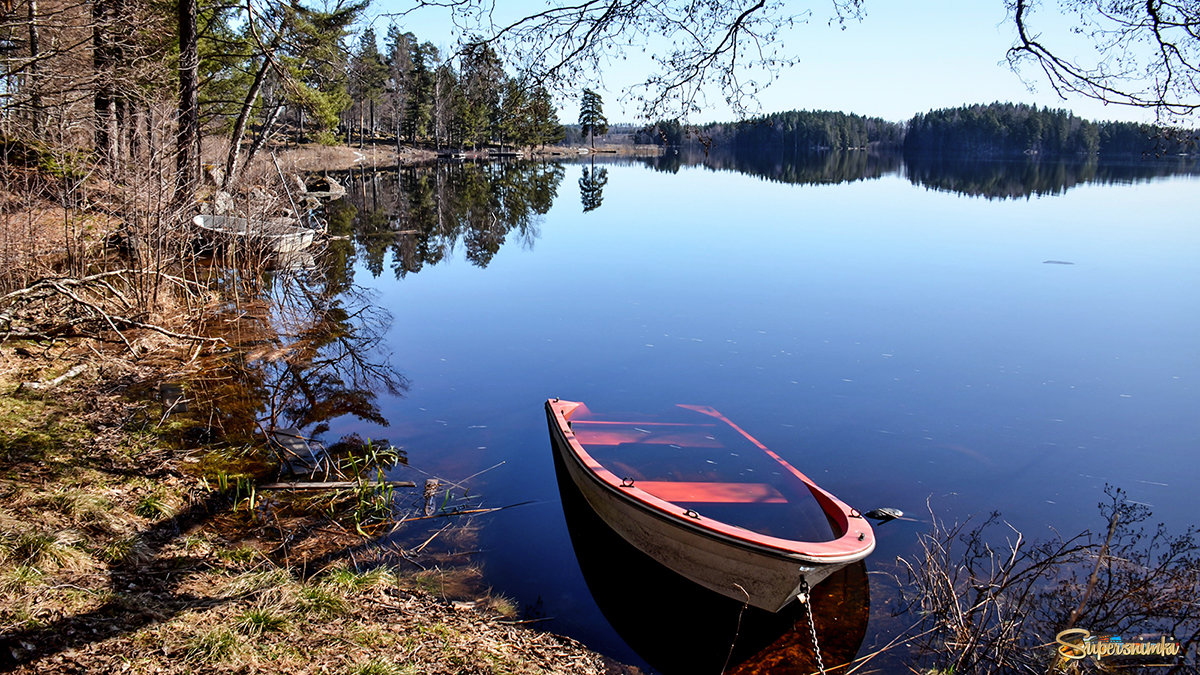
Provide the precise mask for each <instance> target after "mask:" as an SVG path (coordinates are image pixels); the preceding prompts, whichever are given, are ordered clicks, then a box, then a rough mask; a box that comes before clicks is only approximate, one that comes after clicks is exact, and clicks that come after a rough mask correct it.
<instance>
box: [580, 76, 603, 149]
mask: <svg viewBox="0 0 1200 675" xmlns="http://www.w3.org/2000/svg"><path fill="white" fill-rule="evenodd" d="M579 127H580V129H579V131H580V133H583V134H586V135H587V136H588V137H589V138H590V139H591V143H592V147H593V148H595V147H596V135H597V134H599V135H601V136H603V135H604V134H607V133H608V119H606V118H605V117H604V99H602V98H600V94H597V93H596V92H594V91H592V90H591V89H584V90H583V99H582V100H581V101H580V103H579Z"/></svg>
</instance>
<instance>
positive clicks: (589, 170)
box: [579, 163, 608, 213]
mask: <svg viewBox="0 0 1200 675" xmlns="http://www.w3.org/2000/svg"><path fill="white" fill-rule="evenodd" d="M607 184H608V169H606V168H604V167H600V168H599V169H597V168H596V165H595V164H594V163H593V164H592V165H591V166H590V167H587V166H585V167H583V173H582V175H580V176H579V200H580V201H581V202H583V212H584V213H587V212H588V211H595V210H596V209H598V208H600V205H601V204H602V203H604V186H605V185H607Z"/></svg>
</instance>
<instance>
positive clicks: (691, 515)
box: [683, 509, 700, 520]
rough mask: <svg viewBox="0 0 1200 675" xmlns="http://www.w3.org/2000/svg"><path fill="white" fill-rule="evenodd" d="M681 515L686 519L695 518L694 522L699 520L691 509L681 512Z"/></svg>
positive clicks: (698, 516) (697, 514)
mask: <svg viewBox="0 0 1200 675" xmlns="http://www.w3.org/2000/svg"><path fill="white" fill-rule="evenodd" d="M683 515H685V516H687V517H688V518H695V519H696V520H700V514H699V513H696V512H695V511H693V510H692V509H687V510H686V511H684V512H683Z"/></svg>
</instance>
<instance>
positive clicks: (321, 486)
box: [255, 480, 417, 490]
mask: <svg viewBox="0 0 1200 675" xmlns="http://www.w3.org/2000/svg"><path fill="white" fill-rule="evenodd" d="M362 485H387V486H389V487H406V488H410V487H416V486H417V484H416V483H414V482H412V481H411V480H385V481H367V482H366V483H359V482H356V481H352V480H335V481H325V482H299V483H263V484H262V485H257V486H255V488H256V489H258V490H347V489H350V490H352V489H354V488H357V487H359V486H362Z"/></svg>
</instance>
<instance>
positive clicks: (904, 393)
mask: <svg viewBox="0 0 1200 675" xmlns="http://www.w3.org/2000/svg"><path fill="white" fill-rule="evenodd" d="M710 163H711V164H713V166H712V167H706V166H698V165H689V164H687V163H686V162H681V161H679V160H678V159H677V158H675V157H668V158H662V159H658V160H653V161H651V162H648V163H639V162H632V163H627V164H608V165H600V164H596V165H595V166H592V165H590V164H524V165H490V166H462V165H456V166H453V167H443V168H441V169H405V170H404V171H402V172H400V173H399V174H397V172H395V171H394V170H393V171H392V172H390V173H388V172H381V173H376V174H371V173H369V172H361V173H356V174H354V176H353V177H352V178H351V179H350V180H351V188H352V190H351V192H352V194H351V197H350V199H349V200H348V202H347V204H348V206H347V205H343V206H342V207H335V208H334V212H333V214H332V215H333V216H334V217H333V218H332V219H331V220H332V221H333V222H334V226H335V229H337V228H338V227H340V228H343V231H348V230H346V228H350V229H352V230H353V232H354V236H355V239H354V240H353V241H346V242H335V245H336V246H335V250H334V251H333V252H334V253H335V254H337V255H338V256H340V257H338V258H337V259H338V261H339V264H340V265H341V268H340V269H342V270H343V271H345V272H346V273H348V274H350V275H352V277H353V281H354V283H356V284H358V285H359V286H361V287H365V288H366V289H367V290H368V292H369V293H370V294H371V295H370V297H371V298H372V301H373V302H374V303H375V304H377V305H379V306H381V307H382V308H385V309H386V310H387V312H389V313H390V315H391V319H392V322H391V325H390V328H389V329H388V330H387V332H386V334H385V342H384V344H385V345H386V349H387V351H390V352H391V358H392V364H393V365H394V366H395V367H396V368H397V369H398V370H399V371H400V372H401V373H402V374H403V375H404V376H405V377H406V378H407V380H408V383H409V388H408V390H407V391H406V392H404V393H403V395H402V396H391V395H387V394H383V395H381V396H380V397H379V399H378V400H377V404H378V406H379V409H380V411H381V412H382V414H383V416H384V417H385V418H386V419H387V420H388V421H389V422H390V426H389V427H386V428H384V427H382V426H380V425H378V424H375V423H370V422H363V421H360V420H356V419H354V418H351V417H341V418H337V419H334V420H332V421H331V429H330V431H329V433H328V434H327V435H328V436H329V437H336V436H339V435H343V434H347V433H351V432H356V433H359V434H360V435H362V436H364V437H372V438H387V439H388V440H389V441H391V442H392V443H394V444H396V445H399V446H402V447H404V448H405V449H406V450H407V454H408V459H409V462H410V464H412V465H413V466H417V467H420V468H421V469H423V470H424V471H427V472H429V473H431V474H436V475H439V476H443V477H446V478H450V479H454V480H458V479H463V478H467V477H469V476H472V475H473V474H477V473H479V472H484V473H482V474H480V475H478V476H476V477H474V478H472V479H471V480H470V481H469V486H470V487H471V489H472V491H473V492H475V493H478V494H480V495H482V497H483V499H484V501H485V502H486V504H487V505H489V506H502V505H506V504H512V503H517V502H525V501H531V502H532V503H530V504H526V505H523V506H520V507H517V508H512V509H507V510H504V511H501V512H497V513H494V514H490V515H487V516H484V517H482V518H481V522H482V523H483V524H484V525H485V526H484V527H483V528H481V529H480V531H479V534H478V537H479V540H478V541H477V542H476V544H477V548H479V549H482V550H483V553H481V554H478V555H477V556H476V557H475V561H476V562H477V563H479V564H480V565H482V567H483V571H484V575H485V580H486V582H487V583H488V584H489V585H491V586H492V587H493V588H494V590H495V591H497V592H500V593H503V594H505V595H507V596H509V597H511V598H513V599H514V600H515V601H516V604H517V605H518V606H519V607H522V608H525V609H528V610H531V612H532V614H531V615H534V616H544V617H550V618H549V620H547V621H545V622H543V623H541V624H539V625H540V626H541V627H543V628H546V629H549V630H552V631H555V632H559V633H564V634H567V635H570V636H573V637H576V638H578V639H580V640H582V641H583V642H584V643H586V644H588V645H589V646H592V647H594V648H597V649H599V650H601V651H603V652H605V653H607V654H609V655H611V656H613V657H615V658H618V659H620V660H624V661H627V662H631V663H644V661H643V658H646V659H653V658H654V657H651V656H646V655H645V654H644V650H642V651H643V656H638V653H637V652H635V651H634V649H633V648H631V647H630V646H629V644H631V643H638V642H639V641H640V640H639V638H637V637H630V634H629V633H628V632H627V633H626V636H625V637H622V636H621V635H620V634H618V631H617V630H614V628H613V627H612V626H611V625H610V623H609V621H608V620H607V619H606V618H605V616H606V613H605V612H602V610H601V605H604V604H608V605H609V606H610V607H611V606H612V605H613V604H614V602H613V598H611V597H607V598H601V599H600V603H599V604H598V602H597V599H595V598H593V595H592V591H591V590H589V585H588V583H585V579H584V576H583V574H582V573H581V569H580V564H579V563H578V562H577V559H576V548H575V547H574V546H573V545H572V539H571V536H569V533H568V524H567V522H566V521H565V519H564V512H563V505H562V500H561V499H560V489H559V484H558V482H557V480H556V476H555V468H554V459H553V456H552V452H551V446H550V442H549V438H548V434H547V427H546V417H545V413H544V411H543V402H544V401H545V400H546V399H547V398H549V397H562V398H566V399H571V400H581V401H585V402H587V404H588V406H589V407H591V408H592V409H593V410H596V411H603V412H623V411H627V412H656V411H660V410H663V409H665V408H668V407H670V406H671V405H673V404H676V403H693V404H702V405H708V406H712V407H714V408H716V409H717V410H720V411H721V412H722V413H724V414H725V415H726V416H727V417H728V418H730V419H731V420H733V421H734V422H736V423H737V424H738V425H739V426H741V427H743V428H744V429H746V430H747V431H749V432H750V433H751V434H753V435H755V436H756V437H757V438H758V439H759V440H761V441H762V442H763V443H765V444H766V445H767V446H768V447H770V448H772V449H773V450H775V451H776V452H778V453H779V454H780V455H782V456H783V457H784V458H785V459H786V460H788V461H789V462H791V463H792V464H794V465H796V466H797V467H798V468H800V469H801V470H802V471H805V472H806V473H808V474H809V475H810V476H812V477H813V478H815V479H816V480H817V481H818V482H819V483H821V484H822V485H823V486H824V487H826V488H828V489H829V490H831V491H832V492H833V493H834V494H836V495H838V496H839V497H840V498H842V499H843V500H845V501H846V502H848V503H849V504H851V505H854V506H856V507H857V508H859V509H861V510H864V511H865V510H868V509H871V508H875V507H878V506H892V507H897V508H900V509H902V510H903V511H905V512H906V513H907V514H909V515H911V516H913V517H914V518H916V519H918V520H920V521H925V522H907V521H895V522H891V523H888V524H885V525H882V526H879V527H876V534H877V536H878V540H879V546H878V549H877V551H876V552H875V553H874V554H873V555H872V556H871V557H870V558H869V559H868V560H867V566H866V568H867V570H868V571H872V570H878V569H883V568H885V567H887V566H888V565H889V564H890V563H892V562H893V561H894V560H895V558H896V556H898V555H907V554H910V553H911V552H912V551H913V548H914V545H915V537H916V535H917V534H918V533H919V532H923V531H925V530H926V529H927V528H928V522H927V521H928V518H929V515H928V511H927V509H926V502H927V501H928V502H929V503H930V504H931V506H932V508H933V509H934V510H936V511H937V512H938V515H939V517H945V518H947V519H950V520H955V519H963V518H967V517H969V516H972V515H976V516H986V515H987V514H989V513H991V512H992V511H997V510H998V511H1000V512H1002V514H1003V516H1004V517H1005V519H1007V520H1008V521H1009V522H1011V523H1012V524H1013V525H1014V526H1016V527H1018V528H1019V529H1021V530H1022V531H1023V532H1024V533H1025V534H1026V536H1027V537H1031V538H1039V537H1047V536H1050V534H1051V533H1052V531H1051V528H1055V529H1057V530H1059V531H1062V532H1071V533H1074V532H1077V531H1080V530H1083V529H1085V528H1089V527H1091V528H1093V529H1095V528H1097V527H1100V526H1101V525H1102V524H1103V523H1101V522H1100V521H1099V516H1098V515H1097V510H1096V504H1097V502H1099V501H1100V500H1101V499H1103V497H1104V495H1103V490H1104V487H1105V485H1106V483H1111V484H1115V485H1118V486H1120V487H1122V488H1124V489H1125V490H1127V491H1128V493H1129V495H1130V499H1132V500H1135V501H1138V502H1143V503H1146V504H1149V505H1151V506H1152V507H1153V510H1154V514H1155V516H1154V519H1155V521H1158V520H1161V521H1164V522H1166V523H1167V524H1168V525H1169V526H1171V527H1173V528H1179V529H1181V528H1182V527H1184V526H1186V525H1188V524H1191V523H1193V522H1195V521H1196V518H1195V515H1194V505H1195V497H1194V494H1195V489H1196V486H1197V483H1198V481H1200V453H1198V452H1197V451H1196V450H1197V448H1198V447H1200V414H1197V411H1198V410H1200V307H1198V306H1197V298H1198V297H1200V265H1198V264H1197V261H1198V260H1200V227H1197V220H1196V214H1197V211H1198V208H1197V207H1198V206H1200V178H1197V176H1196V175H1191V174H1186V173H1185V174H1176V173H1173V172H1172V170H1171V169H1169V168H1167V169H1162V168H1155V169H1147V168H1145V167H1141V168H1138V167H1130V166H1125V167H1121V166H1115V167H1104V166H1100V167H1097V166H1094V165H1093V166H1090V167H1078V166H1076V167H1053V166H1049V167H1039V166H1036V165H1032V166H1033V168H1031V165H1021V166H1016V165H1004V164H994V165H987V164H979V163H976V164H972V165H962V166H959V167H958V168H957V172H956V171H955V167H953V166H951V167H946V166H943V165H940V164H936V165H932V166H920V165H908V166H905V165H903V164H902V163H901V162H899V161H898V160H885V159H878V158H868V157H867V156H866V155H858V156H853V155H851V156H843V157H841V158H833V159H829V158H826V159H825V160H822V161H819V162H817V163H816V164H814V165H812V166H803V167H797V166H795V165H792V164H790V163H787V162H769V161H760V162H758V165H757V166H749V165H746V166H742V167H740V168H744V169H745V170H747V171H748V172H749V173H741V172H739V171H735V170H732V169H734V168H739V167H738V163H737V161H736V158H735V159H731V160H729V161H727V162H719V161H712V162H710ZM439 195H440V196H441V199H440V200H439V199H438V196H439ZM412 230H416V232H407V231H412ZM392 231H406V232H407V233H403V234H393V233H392ZM337 247H341V248H337ZM1066 263H1070V264H1066ZM497 465H499V466H497ZM491 467H494V468H491ZM489 468H490V470H489ZM406 477H407V475H406ZM577 538H578V535H577ZM585 566H586V565H585ZM593 567H595V565H593ZM587 581H588V582H589V583H591V584H592V586H594V587H595V588H599V589H612V588H616V589H617V590H616V591H612V590H606V591H604V593H609V592H618V593H619V592H620V589H621V588H623V587H622V586H621V585H620V584H619V583H618V584H617V585H615V586H614V585H613V584H611V583H609V584H607V585H606V584H605V583H603V582H597V581H595V580H593V579H588V580H587ZM630 588H633V587H630ZM871 591H872V598H871V603H872V605H881V604H883V603H885V602H886V601H887V597H886V593H887V591H886V589H883V588H882V587H880V588H878V589H877V588H876V584H875V581H874V580H873V581H872V589H871ZM639 593H641V591H638V592H636V593H635V592H634V591H632V590H631V591H630V597H627V598H623V599H622V600H624V601H625V602H616V603H615V604H616V605H624V604H626V603H632V604H634V605H637V604H641V603H646V602H651V603H652V602H655V601H654V600H653V599H647V598H646V597H645V596H642V595H640V594H639ZM607 614H608V615H611V614H612V610H611V609H609V610H608V611H607ZM685 620H686V621H690V622H692V623H694V624H699V623H704V619H703V618H702V617H697V616H696V614H695V613H693V614H692V616H691V617H689V618H685ZM694 628H695V626H694V625H693V626H689V627H687V629H686V631H685V632H686V633H687V634H688V635H693V636H694V632H693V629H694ZM622 630H625V629H622ZM887 630H888V628H887V626H885V625H882V624H877V623H874V622H873V623H872V626H871V628H870V629H869V630H867V637H866V642H865V643H864V645H863V650H864V651H866V650H868V649H869V648H870V647H871V646H872V645H880V644H882V643H884V642H886V641H887V640H888V639H889V636H888V635H887ZM680 639H684V640H686V639H687V638H686V636H685V637H684V638H680ZM641 641H644V640H641ZM693 641H694V637H693ZM680 644H681V645H682V644H686V642H681V643H680ZM852 652H853V650H851V653H852ZM654 662H655V664H656V665H657V666H658V667H660V668H661V667H663V666H662V665H661V663H662V662H661V661H657V660H656V661H654ZM719 665H720V664H718V669H719Z"/></svg>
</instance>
